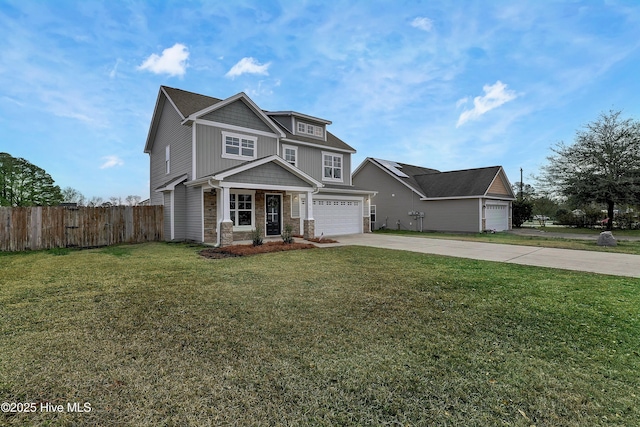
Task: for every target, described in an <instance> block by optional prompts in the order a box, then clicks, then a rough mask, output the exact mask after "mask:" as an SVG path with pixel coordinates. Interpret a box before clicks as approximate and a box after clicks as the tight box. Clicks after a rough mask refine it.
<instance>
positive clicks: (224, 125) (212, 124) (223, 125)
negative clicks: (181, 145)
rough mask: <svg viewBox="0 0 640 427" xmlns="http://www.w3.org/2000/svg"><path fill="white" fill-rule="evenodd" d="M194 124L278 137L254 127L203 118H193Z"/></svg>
mask: <svg viewBox="0 0 640 427" xmlns="http://www.w3.org/2000/svg"><path fill="white" fill-rule="evenodd" d="M195 124H196V125H203V126H210V127H217V128H220V129H226V130H230V131H235V132H250V133H252V134H255V135H260V136H267V137H269V138H278V137H279V135H278V134H276V133H273V132H265V131H262V130H255V129H249V128H245V127H242V126H235V125H230V124H228V123H221V122H214V121H211V120H205V119H196V120H195Z"/></svg>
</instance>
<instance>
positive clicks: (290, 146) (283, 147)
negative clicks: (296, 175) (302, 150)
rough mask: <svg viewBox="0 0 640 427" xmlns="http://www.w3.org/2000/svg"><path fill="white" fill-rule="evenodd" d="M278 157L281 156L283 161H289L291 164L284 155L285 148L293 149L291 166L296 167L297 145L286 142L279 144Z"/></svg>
mask: <svg viewBox="0 0 640 427" xmlns="http://www.w3.org/2000/svg"><path fill="white" fill-rule="evenodd" d="M280 150H281V151H280V153H281V155H280V157H282V160H284V161H285V162H287V163H289V164H290V165H291V163H290V162H289V161H287V159H286V157H285V154H286V153H285V150H293V151H294V153H295V154H294V157H295V159H294V163H293V164H292V166H294V167H296V168H297V167H298V147H296V146H295V145H287V144H281V145H280Z"/></svg>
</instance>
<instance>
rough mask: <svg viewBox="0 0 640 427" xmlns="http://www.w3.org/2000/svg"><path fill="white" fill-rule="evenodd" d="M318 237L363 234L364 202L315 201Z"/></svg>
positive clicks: (314, 215)
mask: <svg viewBox="0 0 640 427" xmlns="http://www.w3.org/2000/svg"><path fill="white" fill-rule="evenodd" d="M313 218H314V219H315V229H316V236H320V235H321V234H323V233H324V235H325V236H336V235H339V234H355V233H362V200H334V199H315V200H314V201H313Z"/></svg>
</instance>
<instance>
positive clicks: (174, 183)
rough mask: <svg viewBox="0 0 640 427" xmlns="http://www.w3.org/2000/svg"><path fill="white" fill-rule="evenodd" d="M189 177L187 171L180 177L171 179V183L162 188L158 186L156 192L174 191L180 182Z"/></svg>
mask: <svg viewBox="0 0 640 427" xmlns="http://www.w3.org/2000/svg"><path fill="white" fill-rule="evenodd" d="M187 178H188V175H187V174H186V173H185V174H184V175H181V176H179V177H178V178H176V179H174V180H171V181H169V183H168V184H167V185H165V186H164V187H162V188H158V189H157V190H156V191H155V192H156V193H162V192H163V191H173V190H174V189H175V188H176V186H177V185H178V184H180V183H181V182H183V181H184V180H186V179H187Z"/></svg>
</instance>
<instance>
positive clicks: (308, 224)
mask: <svg viewBox="0 0 640 427" xmlns="http://www.w3.org/2000/svg"><path fill="white" fill-rule="evenodd" d="M302 237H304V238H305V239H313V238H314V237H316V222H315V220H313V219H305V220H304V234H303V235H302Z"/></svg>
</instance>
